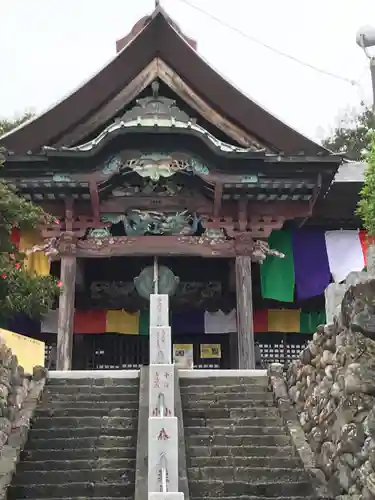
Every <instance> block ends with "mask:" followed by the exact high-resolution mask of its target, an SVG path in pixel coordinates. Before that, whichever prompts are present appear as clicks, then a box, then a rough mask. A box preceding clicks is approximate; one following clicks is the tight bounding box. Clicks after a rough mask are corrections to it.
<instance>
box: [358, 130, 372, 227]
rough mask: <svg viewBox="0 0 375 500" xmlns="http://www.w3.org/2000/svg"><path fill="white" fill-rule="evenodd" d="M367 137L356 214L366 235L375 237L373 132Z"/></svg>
mask: <svg viewBox="0 0 375 500" xmlns="http://www.w3.org/2000/svg"><path fill="white" fill-rule="evenodd" d="M367 137H368V141H369V146H368V151H367V153H366V155H365V159H366V161H367V169H366V171H365V181H364V184H363V187H362V189H361V193H360V195H361V199H360V202H359V203H358V208H357V214H358V215H359V216H360V217H361V219H362V222H363V225H364V227H365V228H366V229H367V231H368V235H369V236H375V132H374V131H370V132H368V134H367Z"/></svg>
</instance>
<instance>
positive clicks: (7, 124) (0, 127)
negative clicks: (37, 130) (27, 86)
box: [0, 111, 34, 137]
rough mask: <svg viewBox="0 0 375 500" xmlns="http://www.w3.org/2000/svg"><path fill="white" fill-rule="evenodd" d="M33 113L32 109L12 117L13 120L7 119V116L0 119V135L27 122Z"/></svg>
mask: <svg viewBox="0 0 375 500" xmlns="http://www.w3.org/2000/svg"><path fill="white" fill-rule="evenodd" d="M33 116H34V113H33V112H32V111H26V113H23V114H22V115H21V116H18V117H16V118H14V119H13V120H9V119H8V118H3V119H0V137H1V136H2V135H4V134H7V133H8V132H10V131H11V130H12V129H14V128H17V127H19V126H20V125H22V123H25V122H27V121H28V120H30V119H31V118H33Z"/></svg>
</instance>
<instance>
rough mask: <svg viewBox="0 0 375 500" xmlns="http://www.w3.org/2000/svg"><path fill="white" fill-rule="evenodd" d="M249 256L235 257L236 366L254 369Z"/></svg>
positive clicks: (241, 368)
mask: <svg viewBox="0 0 375 500" xmlns="http://www.w3.org/2000/svg"><path fill="white" fill-rule="evenodd" d="M251 277H252V273H251V257H249V256H244V255H241V256H237V257H236V297H237V333H238V368H239V369H240V370H252V369H255V344H254V325H253V295H252V279H251Z"/></svg>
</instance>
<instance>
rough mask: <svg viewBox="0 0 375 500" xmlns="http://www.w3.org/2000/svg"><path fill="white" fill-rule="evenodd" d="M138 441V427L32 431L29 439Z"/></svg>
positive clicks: (60, 428)
mask: <svg viewBox="0 0 375 500" xmlns="http://www.w3.org/2000/svg"><path fill="white" fill-rule="evenodd" d="M129 436H132V437H134V439H137V426H135V425H133V426H132V427H125V428H124V427H106V426H102V427H79V428H73V427H54V428H52V429H40V428H39V429H32V430H31V431H30V434H29V439H31V440H34V439H53V438H56V439H71V438H74V439H76V438H99V437H113V438H118V437H129Z"/></svg>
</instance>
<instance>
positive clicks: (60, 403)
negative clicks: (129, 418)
mask: <svg viewBox="0 0 375 500" xmlns="http://www.w3.org/2000/svg"><path fill="white" fill-rule="evenodd" d="M91 404H92V405H95V409H104V410H111V409H114V408H117V409H126V410H133V409H134V410H137V409H138V404H139V402H138V400H136V399H134V400H131V401H129V400H126V399H122V398H119V399H117V400H116V399H113V400H108V399H107V398H101V399H99V396H95V398H91V399H90V398H85V397H81V398H73V397H72V398H71V399H69V398H67V399H66V400H62V399H50V400H48V399H42V400H41V401H40V406H39V411H42V410H43V409H45V408H46V409H47V408H48V409H50V410H60V409H64V408H66V407H67V406H69V409H70V410H81V409H82V408H83V409H84V410H85V409H87V408H88V407H89V406H90V405H91Z"/></svg>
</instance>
